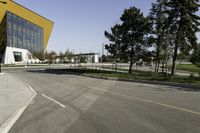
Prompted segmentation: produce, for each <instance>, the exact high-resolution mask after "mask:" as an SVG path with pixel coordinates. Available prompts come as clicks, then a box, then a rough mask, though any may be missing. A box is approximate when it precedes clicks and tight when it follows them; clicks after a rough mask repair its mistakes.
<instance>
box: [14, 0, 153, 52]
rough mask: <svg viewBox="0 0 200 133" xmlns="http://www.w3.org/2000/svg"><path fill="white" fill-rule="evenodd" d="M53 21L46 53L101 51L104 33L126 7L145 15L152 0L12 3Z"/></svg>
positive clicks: (58, 0)
mask: <svg viewBox="0 0 200 133" xmlns="http://www.w3.org/2000/svg"><path fill="white" fill-rule="evenodd" d="M14 1H16V2H17V3H19V4H21V5H23V6H25V7H27V8H29V9H31V10H33V11H35V12H37V13H39V14H41V15H42V16H44V17H47V18H48V19H50V20H52V21H53V22H54V23H55V25H54V29H53V31H52V34H51V38H50V40H49V43H48V47H47V49H48V50H55V51H57V52H58V51H60V50H62V51H65V50H66V49H67V48H69V49H70V50H74V51H75V53H80V52H82V53H83V52H90V51H91V52H97V53H98V52H101V44H102V43H105V42H107V39H106V38H105V37H104V31H105V30H110V27H111V26H113V25H114V24H116V23H118V22H120V19H119V18H120V16H121V14H122V13H123V11H124V9H125V8H129V7H130V6H135V7H137V8H140V9H141V11H142V12H144V14H145V15H146V14H147V13H148V12H149V9H150V7H151V3H152V2H154V1H155V0H14Z"/></svg>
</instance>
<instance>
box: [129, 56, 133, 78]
mask: <svg viewBox="0 0 200 133" xmlns="http://www.w3.org/2000/svg"><path fill="white" fill-rule="evenodd" d="M132 67H133V57H132V56H131V61H130V66H129V71H128V73H129V74H131V73H132Z"/></svg>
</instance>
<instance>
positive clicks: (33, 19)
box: [0, 0, 54, 64]
mask: <svg viewBox="0 0 200 133" xmlns="http://www.w3.org/2000/svg"><path fill="white" fill-rule="evenodd" d="M53 24H54V23H53V22H52V21H50V20H49V19H47V18H45V17H43V16H41V15H39V14H37V13H35V12H33V11H31V10H29V9H27V8H25V7H23V6H21V5H19V4H17V3H16V2H14V1H12V0H0V61H1V62H3V63H5V64H16V63H25V62H27V61H28V60H29V59H30V55H31V54H36V53H37V54H39V53H42V52H44V50H45V49H46V47H47V44H48V40H49V37H50V34H51V31H52V28H53Z"/></svg>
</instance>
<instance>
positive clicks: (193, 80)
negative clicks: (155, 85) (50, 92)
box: [67, 69, 200, 84]
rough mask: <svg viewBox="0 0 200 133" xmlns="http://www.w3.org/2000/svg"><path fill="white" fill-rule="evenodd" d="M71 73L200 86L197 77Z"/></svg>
mask: <svg viewBox="0 0 200 133" xmlns="http://www.w3.org/2000/svg"><path fill="white" fill-rule="evenodd" d="M67 71H71V72H76V73H81V74H89V75H94V76H98V77H113V78H121V79H130V80H131V79H132V80H150V81H164V82H174V83H189V84H200V78H199V77H184V76H173V77H170V76H169V75H168V76H166V75H165V74H162V73H158V74H157V75H156V76H155V75H154V73H153V72H146V71H136V70H134V71H133V74H128V73H120V72H111V71H100V70H80V69H79V70H73V69H70V70H67Z"/></svg>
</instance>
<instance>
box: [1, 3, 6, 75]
mask: <svg viewBox="0 0 200 133" xmlns="http://www.w3.org/2000/svg"><path fill="white" fill-rule="evenodd" d="M0 4H7V2H5V1H0ZM0 58H1V60H0V73H1V72H2V71H1V62H2V55H1V53H0Z"/></svg>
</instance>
